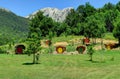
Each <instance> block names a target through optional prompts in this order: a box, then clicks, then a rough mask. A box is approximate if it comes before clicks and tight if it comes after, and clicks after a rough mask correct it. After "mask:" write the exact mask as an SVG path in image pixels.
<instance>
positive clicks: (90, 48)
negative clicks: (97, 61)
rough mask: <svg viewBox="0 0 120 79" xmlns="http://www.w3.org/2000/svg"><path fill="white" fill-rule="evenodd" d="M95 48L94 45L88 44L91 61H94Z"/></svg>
mask: <svg viewBox="0 0 120 79" xmlns="http://www.w3.org/2000/svg"><path fill="white" fill-rule="evenodd" d="M94 52H95V51H94V49H93V45H89V46H88V53H87V54H88V55H89V56H90V60H89V61H93V53H94Z"/></svg>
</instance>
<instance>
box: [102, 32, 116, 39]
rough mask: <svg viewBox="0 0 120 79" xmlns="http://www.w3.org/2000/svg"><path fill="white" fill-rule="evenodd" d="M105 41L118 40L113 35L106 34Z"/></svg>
mask: <svg viewBox="0 0 120 79" xmlns="http://www.w3.org/2000/svg"><path fill="white" fill-rule="evenodd" d="M104 39H109V40H116V38H115V37H114V36H113V34H112V33H105V36H104Z"/></svg>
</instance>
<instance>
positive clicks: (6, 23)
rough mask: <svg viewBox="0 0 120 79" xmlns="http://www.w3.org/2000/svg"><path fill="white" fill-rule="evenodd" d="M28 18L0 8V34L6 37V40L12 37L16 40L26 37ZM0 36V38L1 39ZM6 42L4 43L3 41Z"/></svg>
mask: <svg viewBox="0 0 120 79" xmlns="http://www.w3.org/2000/svg"><path fill="white" fill-rule="evenodd" d="M28 22H29V20H28V19H26V18H23V17H20V16H17V15H15V14H14V13H12V12H8V11H6V10H4V9H0V36H2V35H3V36H2V37H3V38H5V40H6V38H8V39H7V40H8V41H11V39H13V40H14V41H15V42H18V41H19V40H20V39H26V37H27V32H28V26H29V25H28ZM2 37H1V38H0V39H2ZM4 44H6V43H4Z"/></svg>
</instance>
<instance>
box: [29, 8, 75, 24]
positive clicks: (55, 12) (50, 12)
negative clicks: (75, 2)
mask: <svg viewBox="0 0 120 79" xmlns="http://www.w3.org/2000/svg"><path fill="white" fill-rule="evenodd" d="M71 9H73V8H72V7H68V8H64V9H62V10H59V9H57V8H51V7H47V8H43V9H40V10H38V11H36V12H34V13H32V14H31V16H28V17H29V18H32V17H33V16H34V15H35V14H36V13H37V12H39V11H42V12H43V15H44V16H48V17H51V18H52V19H53V20H55V21H56V22H63V21H64V20H65V18H66V16H67V15H68V13H69V12H70V10H71Z"/></svg>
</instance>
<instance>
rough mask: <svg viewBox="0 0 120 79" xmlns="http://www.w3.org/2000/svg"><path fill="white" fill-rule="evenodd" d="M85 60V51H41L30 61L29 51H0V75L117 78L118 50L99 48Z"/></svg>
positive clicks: (7, 78) (14, 78)
mask: <svg viewBox="0 0 120 79" xmlns="http://www.w3.org/2000/svg"><path fill="white" fill-rule="evenodd" d="M113 57H114V60H112V59H113ZM88 60H89V56H88V55H86V54H84V55H52V54H51V55H50V54H46V55H45V54H42V55H41V56H40V61H39V62H40V64H34V65H33V64H31V62H32V55H31V56H27V55H6V54H0V79H119V77H120V53H119V51H110V50H109V51H99V52H96V53H95V54H94V56H93V60H94V61H93V62H90V61H88Z"/></svg>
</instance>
